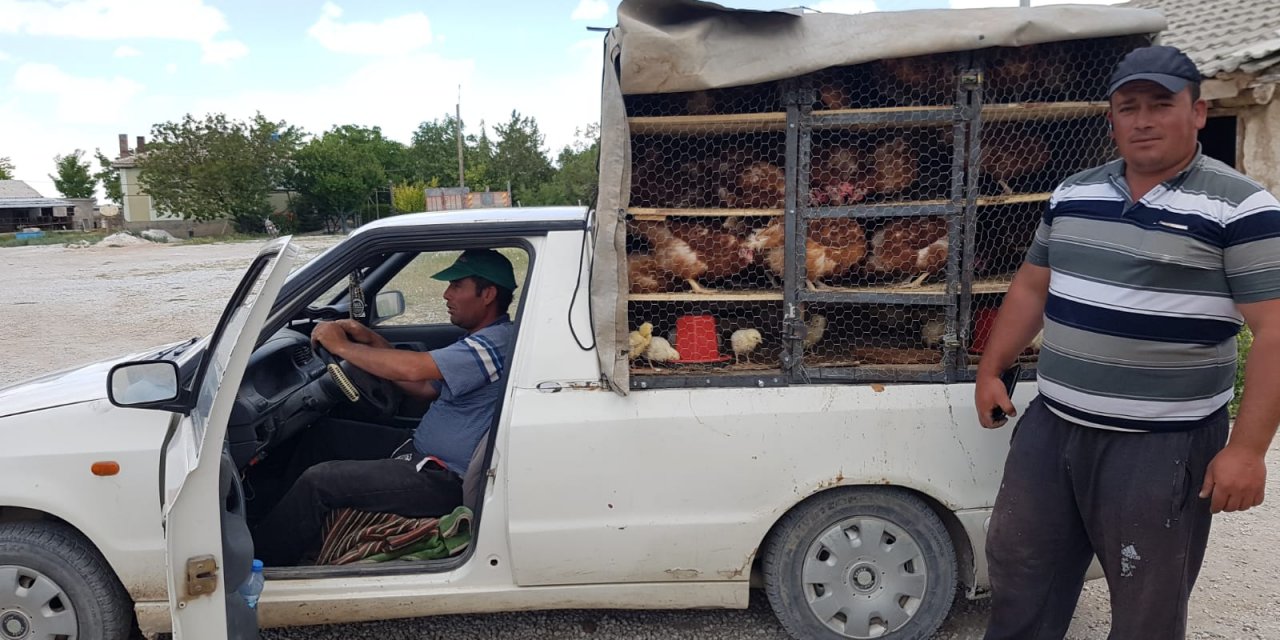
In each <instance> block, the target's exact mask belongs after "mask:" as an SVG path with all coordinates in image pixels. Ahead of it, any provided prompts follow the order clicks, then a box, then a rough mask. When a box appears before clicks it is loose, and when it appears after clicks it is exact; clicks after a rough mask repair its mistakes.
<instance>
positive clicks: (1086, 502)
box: [986, 398, 1227, 640]
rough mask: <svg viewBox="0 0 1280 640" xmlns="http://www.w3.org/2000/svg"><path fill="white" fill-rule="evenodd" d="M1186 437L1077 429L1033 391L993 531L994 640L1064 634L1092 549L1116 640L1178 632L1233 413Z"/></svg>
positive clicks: (1169, 637)
mask: <svg viewBox="0 0 1280 640" xmlns="http://www.w3.org/2000/svg"><path fill="white" fill-rule="evenodd" d="M1219 413H1220V415H1215V416H1214V417H1213V418H1212V419H1211V420H1210V421H1209V424H1207V425H1206V426H1204V427H1201V428H1199V429H1196V430H1193V431H1185V432H1179V433H1128V432H1121V431H1108V430H1105V429H1095V428H1091V427H1085V426H1081V425H1077V424H1075V423H1072V422H1069V421H1067V420H1064V419H1063V418H1061V417H1059V416H1058V415H1057V414H1055V413H1053V412H1052V411H1050V410H1049V408H1048V407H1046V406H1045V404H1044V402H1043V401H1042V400H1040V399H1039V398H1037V399H1036V400H1034V401H1033V402H1032V403H1031V406H1030V407H1028V409H1027V412H1026V414H1025V415H1024V416H1023V417H1022V418H1021V420H1019V422H1018V424H1017V429H1016V430H1015V431H1014V435H1013V442H1012V446H1011V448H1010V451H1009V458H1008V460H1007V461H1006V463H1005V470H1004V481H1003V483H1002V484H1001V486H1000V493H999V495H998V497H997V498H996V505H995V511H994V513H993V514H992V516H991V528H990V529H989V531H988V532H987V560H988V562H989V564H990V575H991V596H992V598H991V599H992V610H991V621H990V623H989V625H988V627H987V634H986V638H987V640H1005V639H1009V640H1013V639H1017V640H1043V639H1049V638H1052V639H1055V640H1056V639H1060V638H1062V637H1064V636H1065V635H1066V633H1067V628H1068V627H1069V626H1070V624H1071V616H1072V614H1073V613H1074V612H1075V608H1076V601H1077V600H1078V599H1079V597H1080V590H1081V588H1082V587H1083V586H1084V574H1085V572H1086V571H1087V570H1088V567H1089V563H1090V562H1091V561H1092V560H1093V558H1094V556H1095V555H1096V556H1097V558H1098V559H1099V561H1100V563H1101V565H1102V569H1103V571H1104V573H1105V574H1106V578H1107V585H1108V587H1109V588H1110V590H1111V634H1110V635H1109V636H1108V637H1109V638H1110V639H1111V640H1138V639H1142V640H1146V639H1149V638H1159V639H1160V640H1177V639H1179V638H1183V637H1185V635H1186V626H1187V600H1188V598H1189V597H1190V595H1191V589H1192V587H1193V586H1194V585H1195V581H1196V576H1197V575H1198V574H1199V572H1200V563H1201V561H1202V560H1203V559H1204V551H1205V544H1206V542H1207V540H1208V538H1209V520H1210V512H1209V501H1208V500H1201V499H1200V498H1199V497H1198V494H1199V492H1200V486H1201V484H1202V483H1203V482H1204V473H1205V469H1206V468H1207V467H1208V465H1209V461H1210V460H1212V459H1213V456H1214V455H1216V454H1217V453H1218V451H1219V450H1221V449H1222V447H1223V446H1224V444H1225V443H1226V439H1227V415H1226V411H1225V410H1224V411H1221V412H1219Z"/></svg>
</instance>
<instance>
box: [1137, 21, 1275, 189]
mask: <svg viewBox="0 0 1280 640" xmlns="http://www.w3.org/2000/svg"><path fill="white" fill-rule="evenodd" d="M1127 6H1131V7H1140V8H1144V9H1157V10H1159V11H1160V12H1161V13H1163V14H1164V16H1165V19H1166V20H1168V22H1169V28H1168V29H1166V30H1165V31H1163V32H1161V34H1160V43H1161V44H1167V45H1171V46H1175V47H1178V48H1179V49H1181V50H1183V51H1184V52H1186V54H1187V55H1188V56H1190V57H1191V59H1192V60H1194V61H1195V63H1196V66H1197V67H1199V69H1200V73H1201V75H1203V76H1204V77H1205V80H1204V82H1202V83H1201V95H1202V96H1203V97H1204V98H1205V99H1206V100H1208V101H1209V123H1208V125H1207V126H1206V127H1205V129H1204V131H1202V132H1201V135H1200V142H1201V144H1202V145H1203V146H1204V151H1205V153H1206V154H1208V155H1210V156H1213V157H1215V158H1218V159H1219V160H1222V161H1223V162H1226V163H1227V164H1230V165H1233V166H1234V167H1235V168H1236V169H1237V170H1239V171H1241V172H1242V173H1244V174H1246V175H1248V176H1249V177H1251V178H1253V179H1254V180H1257V181H1258V182H1260V183H1262V184H1263V185H1264V186H1266V187H1267V188H1268V189H1269V190H1270V191H1271V192H1272V193H1280V96H1278V95H1276V93H1277V92H1276V85H1277V84H1280V10H1277V6H1276V2H1275V0H1218V1H1217V2H1213V3H1206V2H1203V0H1132V1H1131V2H1129V3H1128V5H1127Z"/></svg>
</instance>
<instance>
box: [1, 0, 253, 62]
mask: <svg viewBox="0 0 1280 640" xmlns="http://www.w3.org/2000/svg"><path fill="white" fill-rule="evenodd" d="M0 16H4V20H0V34H4V33H25V34H28V35H33V36H54V37H62V38H82V39H86V40H138V39H155V40H177V41H181V42H191V43H195V44H198V45H200V47H201V48H203V49H204V51H205V58H206V59H209V58H210V57H212V58H213V59H214V60H215V61H225V60H229V59H231V58H232V57H240V56H242V55H244V53H246V52H247V51H248V48H247V47H245V46H244V44H243V43H240V42H237V41H235V40H222V41H218V40H216V38H217V36H218V35H219V34H221V33H222V32H224V31H228V30H229V27H228V25H227V20H226V17H225V16H223V14H222V12H221V11H219V10H218V9H217V8H215V7H212V6H209V5H206V4H205V3H204V0H129V1H127V2H113V1H112V0H70V1H68V2H61V3H56V4H54V3H46V2H38V1H34V0H0ZM211 49H213V50H215V51H216V52H217V53H214V54H212V55H211V53H210V50H211ZM229 52H233V53H235V55H231V56H228V55H227V54H228V53H229Z"/></svg>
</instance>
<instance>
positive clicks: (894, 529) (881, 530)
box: [801, 516, 929, 640]
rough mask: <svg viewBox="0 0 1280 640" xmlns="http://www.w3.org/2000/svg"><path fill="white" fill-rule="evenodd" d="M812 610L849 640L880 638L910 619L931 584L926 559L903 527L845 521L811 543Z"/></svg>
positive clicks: (807, 572)
mask: <svg viewBox="0 0 1280 640" xmlns="http://www.w3.org/2000/svg"><path fill="white" fill-rule="evenodd" d="M801 580H802V582H803V585H804V589H805V597H806V599H807V601H808V603H809V609H810V611H812V612H813V615H814V616H815V617H817V618H818V620H820V621H821V622H822V623H823V624H825V625H826V626H827V627H828V628H830V629H831V630H832V631H835V632H836V633H839V634H840V635H842V636H844V637H846V638H854V639H857V640H863V639H865V638H879V637H883V636H884V635H886V634H889V633H892V632H894V631H897V630H898V629H901V628H902V627H903V625H905V624H907V623H908V622H910V621H911V618H913V617H914V616H915V614H916V612H917V611H919V609H920V604H921V602H922V601H923V599H924V593H925V588H926V587H927V586H928V584H929V579H928V572H927V568H926V566H925V563H924V555H923V553H922V552H921V551H920V547H919V545H917V544H916V541H915V540H914V539H913V538H912V537H911V536H910V535H909V534H907V532H906V531H904V530H903V529H902V528H901V527H898V526H897V525H895V524H893V523H891V522H889V521H886V520H882V519H880V518H875V517H870V516H860V517H854V518H848V519H846V520H842V521H841V522H839V523H836V524H835V525H832V526H831V527H830V528H828V529H827V530H826V531H824V532H822V534H821V535H819V536H818V537H817V539H815V540H814V541H813V543H811V544H810V545H809V549H808V551H807V552H806V554H805V560H804V566H803V567H802V568H801Z"/></svg>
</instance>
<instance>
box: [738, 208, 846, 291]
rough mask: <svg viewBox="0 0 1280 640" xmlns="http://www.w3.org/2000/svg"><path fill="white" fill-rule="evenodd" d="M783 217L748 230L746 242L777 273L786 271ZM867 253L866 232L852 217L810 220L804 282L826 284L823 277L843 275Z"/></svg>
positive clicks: (816, 285) (811, 285) (813, 287)
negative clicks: (751, 232) (749, 231)
mask: <svg viewBox="0 0 1280 640" xmlns="http://www.w3.org/2000/svg"><path fill="white" fill-rule="evenodd" d="M785 228H786V227H785V225H784V224H783V220H782V218H775V219H774V220H773V221H772V222H770V223H769V224H768V226H766V227H764V228H763V229H759V230H757V231H756V232H755V233H753V234H751V236H749V237H748V238H747V239H746V241H745V244H746V246H747V247H748V248H750V249H751V250H752V251H753V252H755V254H756V255H757V256H762V257H763V260H764V264H765V266H766V267H768V268H769V271H771V272H772V273H773V274H774V275H776V276H782V274H783V272H784V271H785V261H786V249H785V247H784V243H785V241H786V235H785ZM866 255H867V235H866V232H865V231H863V229H862V225H861V224H858V221H857V220H854V219H852V218H821V219H818V220H814V221H812V222H810V223H809V233H808V234H807V237H806V238H805V243H804V268H805V286H807V287H808V288H809V289H810V290H816V289H821V288H826V286H827V285H826V284H825V283H823V282H822V279H823V278H829V277H831V276H836V275H843V274H844V273H846V272H848V271H849V270H850V269H852V268H853V267H854V266H856V265H857V264H858V263H859V262H862V259H863V258H864V257H866Z"/></svg>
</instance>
